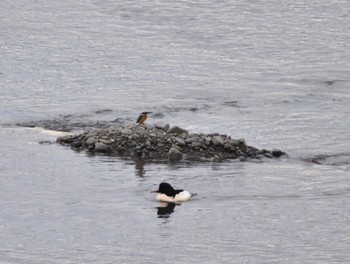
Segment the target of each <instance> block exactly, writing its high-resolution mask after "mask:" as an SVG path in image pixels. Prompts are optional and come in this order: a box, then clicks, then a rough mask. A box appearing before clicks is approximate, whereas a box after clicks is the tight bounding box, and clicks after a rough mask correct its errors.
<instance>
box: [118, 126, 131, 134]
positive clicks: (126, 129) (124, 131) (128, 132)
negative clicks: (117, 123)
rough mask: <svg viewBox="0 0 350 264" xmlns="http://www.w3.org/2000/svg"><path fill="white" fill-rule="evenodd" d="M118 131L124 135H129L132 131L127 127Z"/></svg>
mask: <svg viewBox="0 0 350 264" xmlns="http://www.w3.org/2000/svg"><path fill="white" fill-rule="evenodd" d="M120 132H121V133H122V134H124V135H131V134H132V133H133V132H132V130H131V129H129V128H124V129H122V130H121V131H120Z"/></svg>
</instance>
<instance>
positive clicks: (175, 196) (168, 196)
mask: <svg viewBox="0 0 350 264" xmlns="http://www.w3.org/2000/svg"><path fill="white" fill-rule="evenodd" d="M152 192H154V193H158V194H157V197H156V200H157V201H160V202H167V203H177V202H185V201H188V200H189V199H191V197H193V196H194V195H196V194H194V193H190V192H189V191H184V190H175V189H174V188H173V187H172V186H171V185H170V184H169V183H167V182H162V183H161V184H159V188H158V190H156V191H152Z"/></svg>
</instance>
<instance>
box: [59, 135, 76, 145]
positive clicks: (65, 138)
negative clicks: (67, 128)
mask: <svg viewBox="0 0 350 264" xmlns="http://www.w3.org/2000/svg"><path fill="white" fill-rule="evenodd" d="M73 138H74V137H73V136H72V135H66V136H63V137H58V138H57V139H56V142H57V143H60V144H63V143H71V142H72V140H73Z"/></svg>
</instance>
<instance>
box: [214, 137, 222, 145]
mask: <svg viewBox="0 0 350 264" xmlns="http://www.w3.org/2000/svg"><path fill="white" fill-rule="evenodd" d="M213 144H214V146H220V147H222V146H223V145H224V139H223V138H222V136H214V137H213Z"/></svg>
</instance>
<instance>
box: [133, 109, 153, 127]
mask: <svg viewBox="0 0 350 264" xmlns="http://www.w3.org/2000/svg"><path fill="white" fill-rule="evenodd" d="M151 113H152V112H142V113H141V115H139V117H138V118H137V121H136V123H138V124H141V125H142V124H144V123H145V121H146V119H147V118H148V116H147V115H148V114H151Z"/></svg>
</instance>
